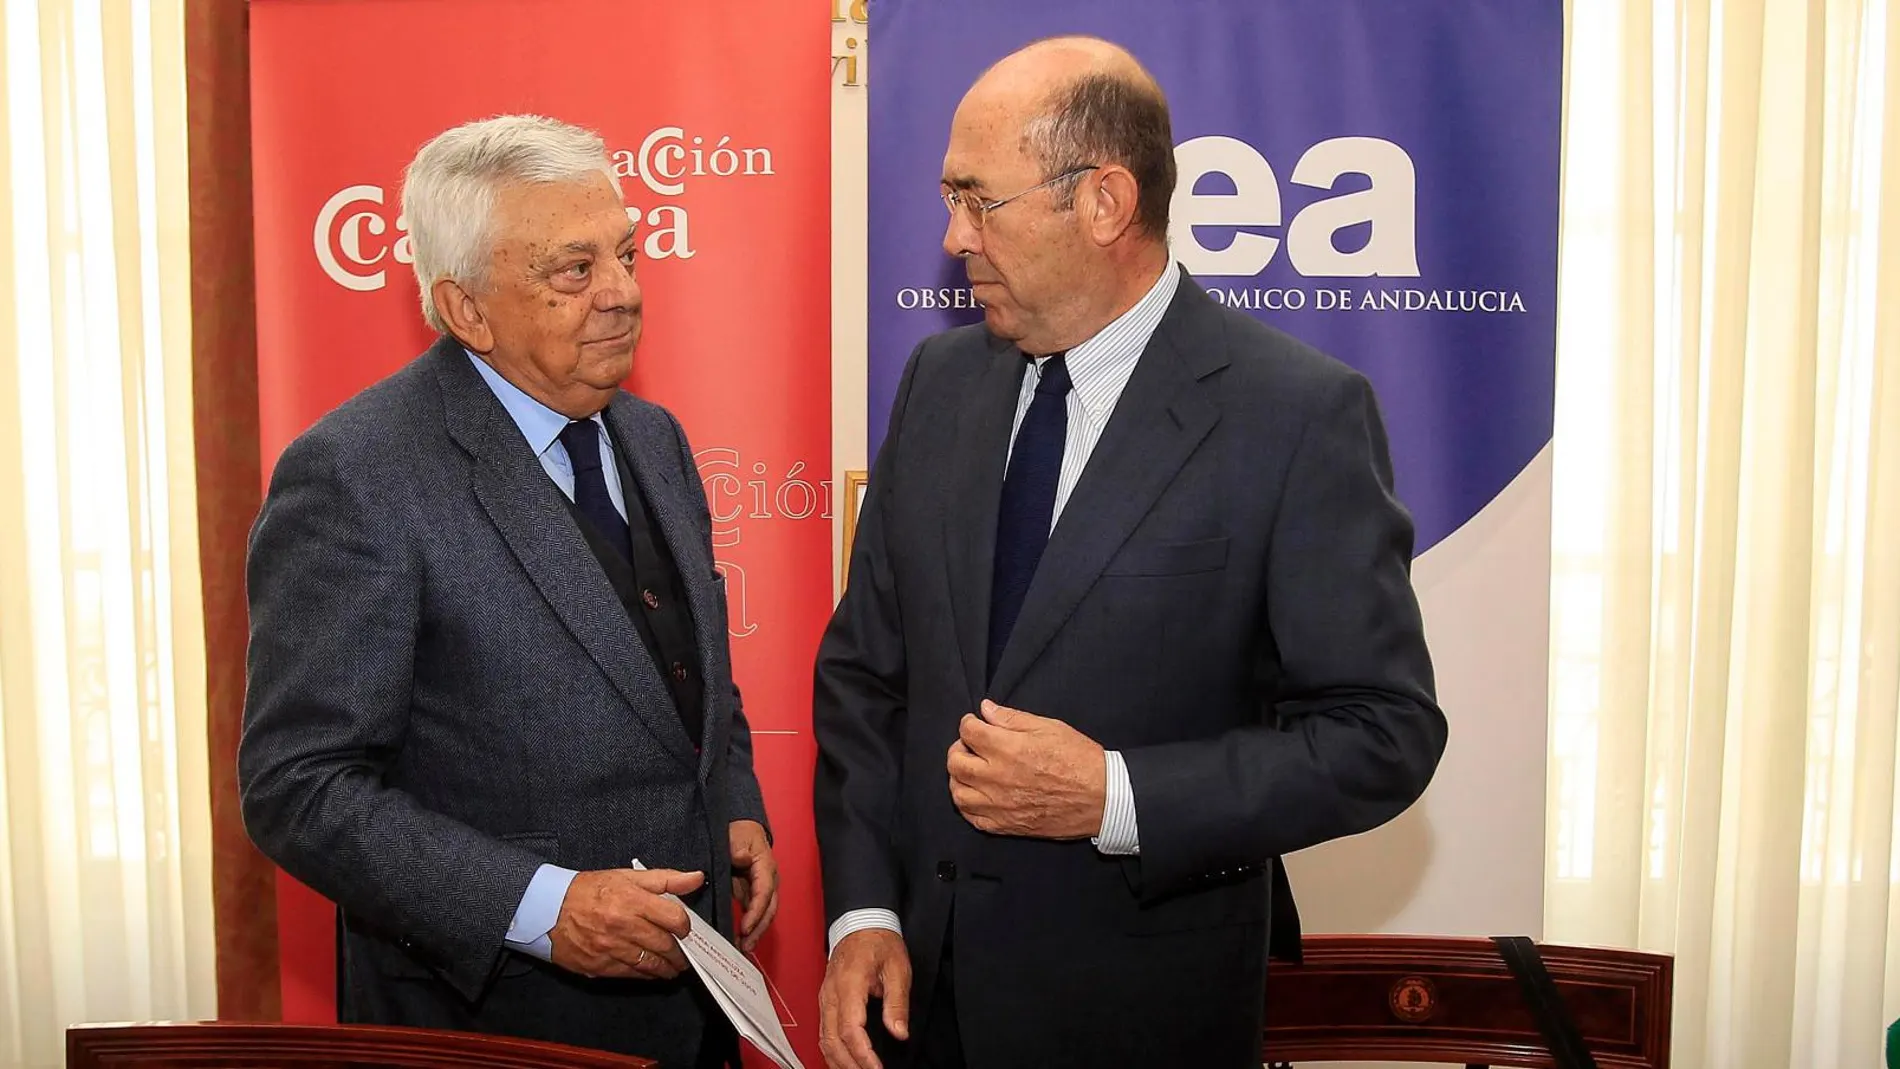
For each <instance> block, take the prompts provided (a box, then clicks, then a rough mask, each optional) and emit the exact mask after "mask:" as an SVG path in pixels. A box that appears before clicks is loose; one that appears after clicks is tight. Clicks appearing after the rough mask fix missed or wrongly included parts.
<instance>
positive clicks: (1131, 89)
mask: <svg viewBox="0 0 1900 1069" xmlns="http://www.w3.org/2000/svg"><path fill="white" fill-rule="evenodd" d="M963 107H964V108H970V109H972V110H975V111H982V112H987V113H988V114H989V115H990V116H992V117H993V120H994V121H996V122H997V124H998V125H1003V124H1005V123H1006V124H1008V125H1013V126H1014V127H1015V128H1016V129H1017V130H1018V131H1019V132H1020V134H1019V136H1020V137H1021V139H1022V141H1021V146H1022V150H1023V151H1024V152H1025V153H1026V154H1027V155H1028V156H1030V157H1031V158H1032V159H1034V160H1035V161H1036V162H1037V163H1038V164H1039V165H1040V166H1041V168H1042V170H1043V172H1044V174H1045V176H1047V177H1053V176H1055V175H1058V174H1061V173H1062V172H1064V171H1067V170H1070V169H1073V168H1076V167H1081V166H1087V165H1097V166H1100V165H1104V164H1117V165H1119V166H1122V167H1126V168H1127V169H1128V170H1129V172H1130V173H1131V174H1133V175H1134V178H1135V181H1136V183H1137V185H1138V186H1139V188H1140V201H1139V204H1138V210H1137V211H1136V213H1135V223H1136V225H1137V226H1139V227H1140V228H1141V229H1142V230H1145V231H1147V232H1148V233H1149V234H1150V235H1152V236H1154V237H1156V238H1162V239H1165V237H1166V235H1167V229H1168V202H1169V201H1170V200H1171V199H1172V198H1173V196H1174V184H1175V167H1174V139H1173V130H1172V128H1171V123H1170V121H1169V118H1168V100H1167V97H1166V96H1165V95H1164V94H1163V93H1162V91H1161V85H1160V83H1159V82H1157V81H1155V78H1154V75H1152V74H1150V73H1148V70H1147V68H1145V67H1143V66H1142V65H1141V62H1140V61H1139V60H1137V59H1135V57H1134V56H1133V55H1132V54H1130V53H1129V51H1128V50H1127V49H1125V48H1123V47H1121V46H1120V45H1117V44H1114V43H1113V42H1110V41H1104V40H1102V39H1101V38H1099V37H1082V36H1071V37H1049V38H1044V39H1043V40H1040V41H1036V42H1034V43H1032V44H1029V45H1025V46H1024V47H1023V48H1021V49H1018V50H1017V51H1015V52H1012V53H1010V54H1009V55H1007V56H1005V57H1003V58H1002V59H1000V60H998V61H997V62H996V63H995V64H993V65H992V66H991V67H990V68H989V69H988V70H986V71H984V72H983V75H982V77H980V78H978V79H977V81H976V84H975V85H973V86H971V87H970V91H969V92H968V93H967V94H966V95H965V96H964V100H963ZM961 111H962V109H961V108H960V109H959V112H961ZM1071 188H1072V187H1071Z"/></svg>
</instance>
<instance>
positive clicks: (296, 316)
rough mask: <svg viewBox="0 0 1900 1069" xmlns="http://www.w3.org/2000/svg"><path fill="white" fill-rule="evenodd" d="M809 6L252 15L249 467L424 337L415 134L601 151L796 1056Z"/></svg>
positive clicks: (300, 915) (817, 201)
mask: <svg viewBox="0 0 1900 1069" xmlns="http://www.w3.org/2000/svg"><path fill="white" fill-rule="evenodd" d="M828 14H829V9H828V6H827V3H826V0H740V2H733V3H720V4H630V3H625V2H623V0H591V2H588V0H566V2H563V3H559V4H550V3H539V2H533V0H402V2H395V0H381V2H377V0H327V2H299V0H256V2H254V3H253V4H252V5H251V79H252V86H251V93H252V102H251V108H252V124H253V131H252V132H253V167H254V181H255V197H256V227H257V235H256V236H257V303H258V308H257V310H258V342H259V345H258V350H259V351H258V377H259V383H258V385H259V394H260V404H261V408H262V428H263V456H264V459H265V463H266V466H267V467H268V466H269V465H270V464H272V463H274V461H275V459H276V457H277V455H278V454H279V453H280V452H281V451H282V449H283V448H284V446H285V445H287V444H288V443H289V442H290V440H291V439H292V438H294V437H295V436H296V435H297V434H298V433H299V432H301V431H302V430H304V429H305V428H306V427H308V426H309V425H310V424H311V423H313V422H315V421H316V420H317V419H318V418H319V417H321V416H322V415H323V414H324V413H326V412H328V411H329V410H330V409H331V408H333V407H335V406H336V405H337V404H338V403H340V402H342V401H343V400H345V399H346V398H348V397H349V396H351V395H352V394H354V393H356V392H357V391H358V390H360V389H362V388H363V387H365V386H367V385H369V384H370V383H372V382H374V381H376V380H377V379H379V378H381V377H383V376H384V375H387V374H389V373H390V372H392V371H394V370H396V369H397V368H398V367H400V366H401V365H402V364H403V363H405V362H407V361H408V360H409V359H411V358H412V357H414V356H415V355H416V354H418V353H420V352H421V351H422V350H423V349H424V348H426V347H427V345H428V344H429V342H430V341H431V337H430V335H429V333H428V331H427V328H426V327H424V325H423V323H422V320H421V317H420V314H419V312H418V309H417V301H416V286H415V282H414V277H413V275H412V274H411V271H410V267H409V264H410V261H411V255H410V251H409V246H408V240H407V236H406V234H405V223H404V220H402V219H401V218H400V217H399V212H400V206H399V199H400V195H401V190H400V186H401V176H402V169H403V167H404V166H405V165H406V164H407V163H408V161H409V160H410V158H411V157H412V156H413V155H414V153H415V151H416V149H417V148H418V147H419V146H421V144H422V143H423V142H424V141H426V140H428V139H429V138H430V137H432V136H434V135H435V134H436V133H439V132H440V131H442V130H444V129H446V128H448V127H450V126H453V125H456V124H458V123H462V122H465V121H468V120H471V119H476V118H482V117H485V116H489V115H494V114H499V113H504V112H538V113H542V114H546V115H551V116H554V117H556V118H560V119H563V120H566V121H569V122H574V123H578V124H580V125H583V126H587V127H591V128H593V129H595V130H598V131H600V133H601V134H602V135H603V136H604V137H605V138H606V139H607V143H608V148H609V151H610V152H612V153H613V159H614V163H615V166H616V169H617V170H618V171H619V173H620V174H621V176H622V177H621V184H622V188H623V190H624V191H625V194H626V199H627V204H628V207H629V209H630V210H634V211H637V212H638V214H639V217H640V233H641V235H642V239H641V241H642V248H641V266H640V273H641V277H640V280H641V284H642V286H643V288H644V290H645V294H646V331H645V340H644V341H643V342H642V344H641V347H640V351H639V353H638V355H637V356H636V358H635V366H634V372H633V377H632V379H631V380H630V381H629V383H628V386H629V388H630V389H632V390H634V391H635V392H637V393H639V394H640V395H642V396H644V397H649V398H651V399H653V400H655V401H657V402H659V403H661V404H664V405H666V406H667V407H668V408H670V409H672V410H673V411H674V412H675V413H676V414H678V416H679V417H680V419H681V421H682V422H683V423H684V424H685V425H686V429H687V433H688V434H689V436H690V437H691V438H692V441H693V445H694V448H695V449H696V450H697V451H698V456H699V462H700V468H701V475H702V477H703V479H704V480H705V484H706V489H707V492H708V494H709V497H710V499H711V502H712V511H713V517H714V527H715V542H716V543H717V552H718V556H719V562H720V567H721V568H722V570H724V571H725V572H726V575H727V583H728V588H729V591H730V597H731V619H732V644H733V659H734V664H735V666H736V667H735V671H736V673H737V676H738V683H739V687H740V690H741V692H742V693H743V695H744V697H745V707H746V712H747V714H748V716H749V717H750V718H751V722H752V729H753V735H754V740H755V749H756V752H757V758H758V769H759V776H760V779H761V780H762V781H763V782H764V787H765V797H766V804H767V807H768V809H769V810H770V813H771V816H772V820H773V822H774V826H775V827H774V830H775V832H776V837H777V850H778V856H779V860H780V865H781V868H782V870H783V872H784V874H785V876H784V888H783V891H782V894H781V903H780V905H781V908H780V913H779V917H778V922H777V924H776V925H775V927H774V930H773V932H772V934H771V935H770V936H769V937H768V938H767V940H766V942H765V944H764V945H763V946H762V947H761V948H760V950H759V954H758V957H759V960H760V963H761V964H762V965H763V967H764V969H765V971H766V973H767V974H768V975H769V976H770V977H771V978H772V980H773V981H774V983H775V985H776V986H777V988H778V990H779V993H780V995H781V998H782V1005H781V1014H782V1016H783V1019H784V1022H785V1025H786V1029H787V1032H788V1034H789V1035H790V1036H791V1037H792V1039H793V1042H794V1043H795V1044H796V1045H797V1047H798V1050H799V1053H800V1056H801V1058H803V1059H804V1060H805V1061H806V1062H807V1064H813V1065H816V1064H822V1059H821V1058H820V1057H819V1055H818V1047H817V991H818V983H819V980H820V977H821V973H822V970H823V966H824V946H823V938H824V937H823V932H822V930H821V929H822V924H823V914H822V909H821V906H820V899H819V880H818V856H817V850H816V846H815V843H814V840H813V835H812V825H811V806H810V798H811V773H812V761H813V746H812V740H811V732H810V723H811V715H810V714H811V706H810V700H811V665H812V656H813V654H814V652H815V650H816V647H817V641H818V635H819V633H820V631H821V630H822V629H823V627H824V623H825V620H826V618H827V616H828V615H829V613H830V609H831V605H832V591H831V567H830V564H831V553H830V534H831V529H832V528H831V523H830V517H831V516H832V515H833V513H834V512H835V511H836V510H837V508H838V507H839V502H837V501H836V500H835V499H834V495H833V492H832V489H831V487H830V486H829V483H828V479H827V476H826V473H827V472H829V471H830V468H831V464H830V448H831V427H830V382H831V376H830V366H831V365H830V355H829V341H830V302H829V296H828V294H829V282H830V193H829V189H830V177H831V176H830V111H829V99H830V98H829V85H828V83H827V81H826V70H825V66H824V61H825V57H826V56H827V55H828V54H829V23H828V22H827V16H828ZM279 894H280V897H279V904H278V915H279V927H280V933H281V936H282V949H283V963H284V964H283V980H284V1016H285V1018H286V1019H287V1020H292V1021H323V1020H333V1019H334V1014H335V986H336V984H335V950H334V943H333V938H334V934H333V922H332V912H331V908H330V906H329V904H328V903H326V902H324V901H322V900H321V899H319V898H317V897H316V896H315V895H314V894H312V893H311V892H310V891H309V890H307V889H305V888H303V887H302V886H300V885H298V884H296V883H295V882H294V881H291V880H290V879H289V878H288V877H283V876H280V886H279ZM753 1056H754V1057H756V1055H753ZM761 1064H762V1063H761Z"/></svg>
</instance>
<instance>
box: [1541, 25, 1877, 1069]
mask: <svg viewBox="0 0 1900 1069" xmlns="http://www.w3.org/2000/svg"><path fill="white" fill-rule="evenodd" d="M1568 60H1569V62H1568V69H1567V88H1566V109H1567V110H1566V116H1567V119H1566V132H1565V149H1564V168H1565V171H1564V199H1563V205H1564V207H1563V211H1564V218H1563V230H1562V233H1563V255H1562V264H1561V282H1560V305H1559V308H1560V311H1559V320H1560V324H1559V343H1558V375H1557V426H1556V437H1555V465H1556V468H1555V500H1556V506H1555V507H1556V515H1555V524H1554V529H1555V546H1554V550H1555V561H1554V577H1553V581H1554V589H1553V599H1552V639H1553V654H1552V657H1553V660H1552V670H1553V671H1552V701H1553V705H1552V722H1551V755H1550V756H1551V777H1550V806H1549V809H1548V813H1549V837H1548V859H1547V869H1546V881H1547V895H1546V914H1547V915H1546V935H1547V937H1548V938H1549V939H1551V940H1553V941H1556V942H1573V943H1598V944H1611V945H1621V946H1634V947H1641V948H1643V949H1649V950H1657V951H1666V952H1669V953H1672V954H1674V955H1675V957H1676V1004H1675V1018H1674V1021H1675V1062H1674V1064H1675V1065H1677V1066H1680V1067H1682V1069H1702V1067H1708V1069H1731V1067H1752V1066H1777V1067H1779V1066H1801V1067H1814V1069H1848V1067H1872V1066H1877V1065H1880V1064H1881V1049H1882V1040H1883V1033H1884V1030H1885V1028H1886V1026H1887V1024H1888V1023H1889V1022H1891V1021H1893V1020H1894V1019H1895V1018H1896V1017H1900V893H1897V891H1900V854H1896V852H1895V849H1894V846H1895V838H1896V820H1895V816H1896V810H1895V805H1894V780H1895V768H1896V765H1897V764H1900V751H1897V749H1896V734H1895V727H1896V720H1897V719H1900V8H1897V7H1896V5H1893V4H1890V3H1888V2H1887V0H1730V2H1714V0H1676V2H1674V3H1670V2H1667V0H1653V2H1652V0H1575V2H1574V3H1573V4H1572V5H1571V6H1570V47H1569V57H1568Z"/></svg>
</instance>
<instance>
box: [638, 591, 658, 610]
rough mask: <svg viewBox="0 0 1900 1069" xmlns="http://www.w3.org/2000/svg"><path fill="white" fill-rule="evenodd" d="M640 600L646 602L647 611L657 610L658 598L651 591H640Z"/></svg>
mask: <svg viewBox="0 0 1900 1069" xmlns="http://www.w3.org/2000/svg"><path fill="white" fill-rule="evenodd" d="M640 600H641V601H644V602H646V603H647V608H649V609H657V608H659V607H660V596H659V595H658V594H655V593H654V592H653V591H651V590H642V591H641V592H640Z"/></svg>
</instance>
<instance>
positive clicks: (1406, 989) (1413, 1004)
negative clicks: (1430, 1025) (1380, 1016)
mask: <svg viewBox="0 0 1900 1069" xmlns="http://www.w3.org/2000/svg"><path fill="white" fill-rule="evenodd" d="M1388 1001H1389V1004H1390V1005H1391V1007H1392V1016H1394V1017H1397V1018H1398V1019H1399V1020H1401V1021H1404V1022H1405V1023H1406V1024H1424V1023H1425V1022H1426V1021H1429V1020H1431V1019H1432V1012H1433V1011H1434V1010H1436V1009H1437V1008H1438V991H1437V990H1436V989H1435V988H1433V987H1432V982H1431V981H1430V980H1427V979H1425V978H1424V977H1423V976H1402V977H1400V978H1399V979H1398V981H1397V982H1395V983H1394V984H1393V985H1392V997H1391V998H1390V999H1389V1000H1388Z"/></svg>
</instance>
